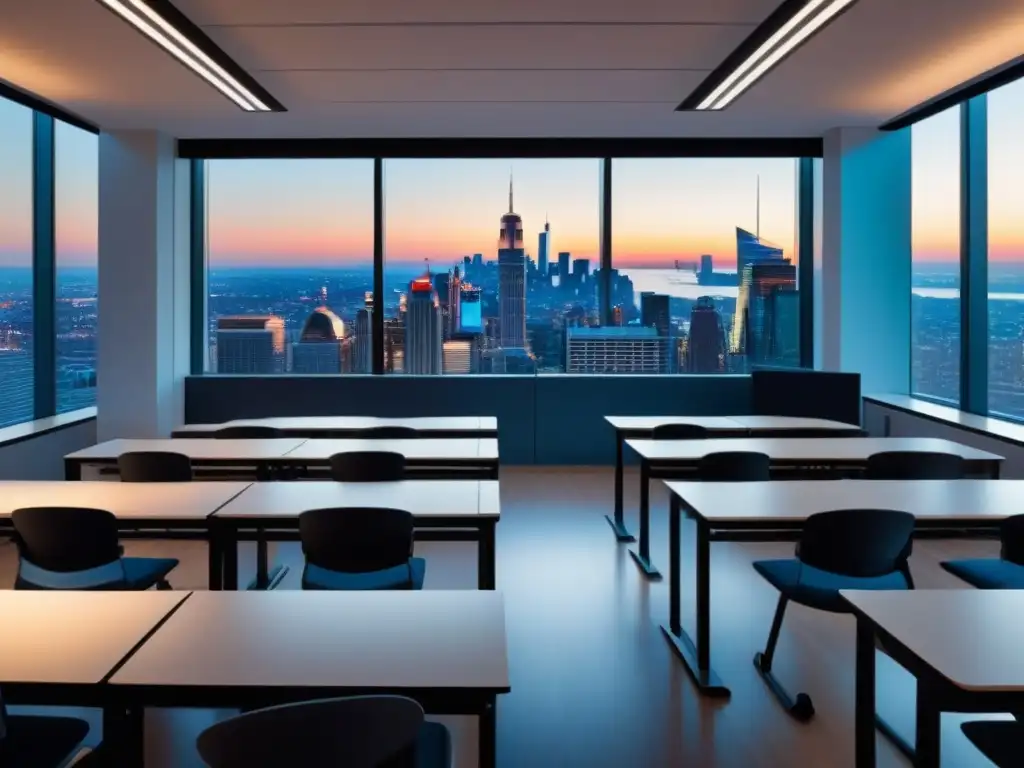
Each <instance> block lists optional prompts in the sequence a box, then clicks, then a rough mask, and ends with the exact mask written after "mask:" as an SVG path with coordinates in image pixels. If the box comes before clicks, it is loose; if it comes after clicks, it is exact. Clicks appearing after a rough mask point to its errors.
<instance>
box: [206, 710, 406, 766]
mask: <svg viewBox="0 0 1024 768" xmlns="http://www.w3.org/2000/svg"><path fill="white" fill-rule="evenodd" d="M422 725H423V708H422V707H421V706H420V705H419V704H417V703H416V702H415V701H413V700H412V699H407V698H404V697H401V696H353V697H350V698H343V699H324V700H320V701H309V702H300V703H298V704H284V705H282V706H277V707H269V708H267V709H257V710H254V711H252V712H247V713H245V714H243V715H239V716H238V717H233V718H231V719H230V720H223V721H221V722H219V723H217V724H216V725H213V726H211V727H209V728H207V729H206V730H205V731H203V732H202V733H201V734H199V738H198V740H197V741H196V747H197V749H198V750H199V755H200V757H202V759H203V762H204V763H206V765H207V766H209V768H279V766H281V765H295V766H310V767H311V768H312V767H313V766H326V765H334V766H339V768H341V766H344V768H379V767H380V766H382V765H389V766H390V765H395V766H396V768H397V766H399V765H403V762H395V758H399V757H401V756H402V755H403V754H405V755H406V757H407V762H404V764H407V765H409V766H410V768H411V767H412V766H413V765H414V764H415V763H414V760H413V757H412V751H413V749H414V745H415V743H416V738H417V736H418V734H419V731H420V727H421V726H422Z"/></svg>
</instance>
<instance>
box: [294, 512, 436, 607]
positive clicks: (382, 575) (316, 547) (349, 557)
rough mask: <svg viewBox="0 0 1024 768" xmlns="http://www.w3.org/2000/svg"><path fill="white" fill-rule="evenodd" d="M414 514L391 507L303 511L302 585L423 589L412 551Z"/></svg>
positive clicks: (421, 567)
mask: <svg viewBox="0 0 1024 768" xmlns="http://www.w3.org/2000/svg"><path fill="white" fill-rule="evenodd" d="M413 523H414V521H413V516H412V515H411V514H410V513H409V512H406V511H405V510H402V509H390V508H387V507H328V508H324V509H310V510H307V511H305V512H303V513H302V514H300V515H299V540H300V541H301V542H302V554H303V555H305V558H306V564H305V567H304V568H303V570H302V588H303V589H335V590H374V589H423V579H424V577H425V576H426V571H427V562H426V560H424V559H423V558H421V557H413V556H412V548H413Z"/></svg>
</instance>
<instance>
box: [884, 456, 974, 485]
mask: <svg viewBox="0 0 1024 768" xmlns="http://www.w3.org/2000/svg"><path fill="white" fill-rule="evenodd" d="M963 476H964V460H963V459H962V458H961V457H960V456H957V455H956V454H955V453H938V452H935V451H883V452H882V453H874V454H872V455H871V456H868V463H867V468H866V469H865V471H864V477H865V478H867V479H869V480H959V479H960V478H962V477H963Z"/></svg>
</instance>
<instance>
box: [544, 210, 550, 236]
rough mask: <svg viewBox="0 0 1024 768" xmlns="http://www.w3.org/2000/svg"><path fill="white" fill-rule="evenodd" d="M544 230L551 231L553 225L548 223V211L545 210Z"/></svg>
mask: <svg viewBox="0 0 1024 768" xmlns="http://www.w3.org/2000/svg"><path fill="white" fill-rule="evenodd" d="M544 231H545V232H550V231H551V225H550V224H548V213H547V211H545V212H544Z"/></svg>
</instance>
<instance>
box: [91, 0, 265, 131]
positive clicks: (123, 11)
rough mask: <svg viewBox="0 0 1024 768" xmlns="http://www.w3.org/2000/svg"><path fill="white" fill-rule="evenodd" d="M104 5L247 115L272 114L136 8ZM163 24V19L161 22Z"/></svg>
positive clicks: (111, 0) (112, 2)
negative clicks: (249, 113) (263, 112)
mask: <svg viewBox="0 0 1024 768" xmlns="http://www.w3.org/2000/svg"><path fill="white" fill-rule="evenodd" d="M101 2H102V3H103V4H104V5H106V6H107V7H108V8H110V9H111V10H112V11H114V12H115V13H116V14H118V15H119V16H121V17H122V18H123V19H124V20H125V21H127V22H128V23H129V24H131V25H132V26H133V27H135V28H136V29H137V30H138V31H139V32H141V33H142V34H144V35H145V36H146V37H148V38H149V39H150V40H152V41H153V42H154V43H156V44H157V45H159V46H160V47H161V48H163V49H164V50H165V51H167V52H168V53H170V54H171V55H172V56H174V58H176V59H177V60H178V61H179V62H181V63H182V64H184V65H185V66H186V67H188V68H189V69H191V70H192V71H193V72H195V73H196V74H197V75H199V76H200V77H202V78H203V79H204V80H206V81H207V82H208V83H209V84H210V85H212V86H213V87H214V88H216V89H217V90H218V91H220V92H221V93H222V94H224V95H225V96H227V97H228V98H229V99H231V101H233V102H234V103H235V104H237V105H238V106H239V107H241V108H242V109H244V110H246V111H247V112H256V111H270V110H269V107H267V106H266V105H264V104H263V103H262V102H260V101H259V100H258V99H255V98H254V97H250V96H249V95H248V91H247V90H245V89H244V88H239V87H236V86H235V85H234V78H231V79H230V80H229V81H225V80H224V79H223V78H221V77H220V76H218V75H217V74H215V73H214V72H212V71H210V69H209V68H208V67H207V66H206V65H205V64H204V63H203V62H202V61H200V60H197V59H196V58H195V57H194V56H193V55H192V54H191V53H190V52H189V51H187V50H185V49H183V48H182V46H181V45H179V44H178V43H177V41H176V40H174V39H171V38H169V37H168V35H167V34H166V33H164V32H163V30H162V29H159V28H155V27H154V26H153V25H152V24H151V23H150V22H149V21H148V20H147V19H146V18H144V17H141V16H139V15H138V14H137V13H136V10H135V9H134V8H130V7H128V6H127V5H125V4H124V2H122V0H101ZM129 2H134V0H129ZM161 21H163V20H162V19H161ZM175 31H176V30H175ZM179 37H180V35H179ZM257 105H258V106H257Z"/></svg>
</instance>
